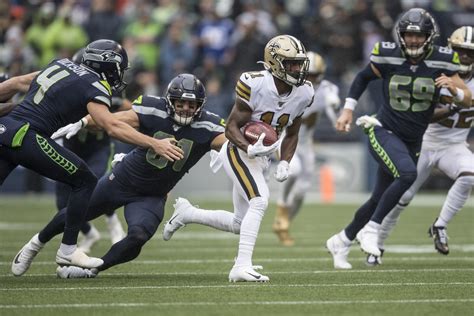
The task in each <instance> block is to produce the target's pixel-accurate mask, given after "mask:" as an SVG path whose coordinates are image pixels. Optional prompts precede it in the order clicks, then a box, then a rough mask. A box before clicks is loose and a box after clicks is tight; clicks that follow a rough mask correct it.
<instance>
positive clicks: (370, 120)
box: [356, 115, 382, 129]
mask: <svg viewBox="0 0 474 316" xmlns="http://www.w3.org/2000/svg"><path fill="white" fill-rule="evenodd" d="M356 125H357V126H362V127H363V128H365V129H368V128H371V127H372V126H382V123H380V122H379V120H377V119H376V118H375V117H373V116H368V115H364V116H361V117H359V118H358V119H357V120H356Z"/></svg>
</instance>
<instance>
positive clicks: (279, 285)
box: [0, 282, 474, 292]
mask: <svg viewBox="0 0 474 316" xmlns="http://www.w3.org/2000/svg"><path fill="white" fill-rule="evenodd" d="M437 285H442V286H450V285H451V286H465V285H474V282H445V283H443V282H400V283H353V284H342V283H317V284H306V283H305V284H270V283H267V284H264V285H262V284H228V285H157V286H81V287H51V288H48V287H29V288H28V287H24V288H8V289H0V291H2V292H17V291H77V290H94V291H104V290H106V291H111V290H113V291H124V290H125V291H127V290H159V289H220V288H236V287H237V288H241V287H246V288H248V287H249V286H265V287H279V288H282V287H283V288H284V287H303V288H304V287H316V288H317V287H336V288H337V287H380V286H382V287H383V286H437Z"/></svg>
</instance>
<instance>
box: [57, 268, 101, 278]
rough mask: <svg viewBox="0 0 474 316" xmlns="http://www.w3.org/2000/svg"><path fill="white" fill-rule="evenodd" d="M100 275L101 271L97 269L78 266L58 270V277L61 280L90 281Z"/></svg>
mask: <svg viewBox="0 0 474 316" xmlns="http://www.w3.org/2000/svg"><path fill="white" fill-rule="evenodd" d="M98 273H99V270H97V269H95V268H92V269H84V268H81V267H76V266H62V267H61V266H58V267H57V268H56V275H57V276H58V278H60V279H89V278H95V277H96V276H97V274H98Z"/></svg>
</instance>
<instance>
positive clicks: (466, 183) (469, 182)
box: [456, 174, 474, 189]
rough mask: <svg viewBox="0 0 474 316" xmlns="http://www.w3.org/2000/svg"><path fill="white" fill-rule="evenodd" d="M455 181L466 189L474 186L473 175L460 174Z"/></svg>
mask: <svg viewBox="0 0 474 316" xmlns="http://www.w3.org/2000/svg"><path fill="white" fill-rule="evenodd" d="M456 182H457V183H459V184H461V185H462V186H463V187H465V188H466V189H472V187H474V175H470V174H469V175H461V176H459V177H458V178H457V179H456Z"/></svg>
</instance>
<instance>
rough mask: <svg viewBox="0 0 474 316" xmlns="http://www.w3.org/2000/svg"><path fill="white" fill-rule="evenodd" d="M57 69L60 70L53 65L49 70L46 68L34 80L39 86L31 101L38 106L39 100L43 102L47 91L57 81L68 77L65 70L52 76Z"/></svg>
mask: <svg viewBox="0 0 474 316" xmlns="http://www.w3.org/2000/svg"><path fill="white" fill-rule="evenodd" d="M58 68H61V67H60V66H58V65H54V66H51V67H49V68H46V69H45V70H43V71H42V72H41V73H40V74H39V76H38V78H36V82H37V83H38V85H39V89H38V91H37V92H36V94H35V97H34V98H33V101H34V102H35V103H36V104H39V103H40V102H41V100H43V98H44V95H45V93H46V91H48V89H49V88H50V87H51V86H52V85H53V84H55V83H56V82H58V81H59V80H61V79H64V78H66V77H67V76H69V75H70V73H69V72H68V71H66V70H61V71H60V72H57V73H55V74H54V75H52V73H53V72H54V71H55V70H57V69H58Z"/></svg>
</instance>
